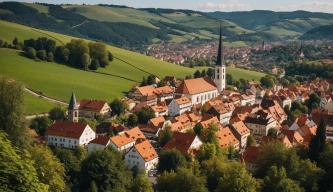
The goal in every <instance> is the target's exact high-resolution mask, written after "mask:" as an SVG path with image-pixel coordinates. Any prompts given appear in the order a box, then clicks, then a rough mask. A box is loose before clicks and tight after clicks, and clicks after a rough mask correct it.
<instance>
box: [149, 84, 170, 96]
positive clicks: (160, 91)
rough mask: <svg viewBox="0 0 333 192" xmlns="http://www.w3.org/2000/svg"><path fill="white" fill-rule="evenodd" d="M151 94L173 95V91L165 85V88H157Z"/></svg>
mask: <svg viewBox="0 0 333 192" xmlns="http://www.w3.org/2000/svg"><path fill="white" fill-rule="evenodd" d="M153 92H154V93H155V94H156V95H161V94H170V93H173V89H172V88H171V87H170V86H168V85H166V86H163V87H157V88H155V89H154V90H153Z"/></svg>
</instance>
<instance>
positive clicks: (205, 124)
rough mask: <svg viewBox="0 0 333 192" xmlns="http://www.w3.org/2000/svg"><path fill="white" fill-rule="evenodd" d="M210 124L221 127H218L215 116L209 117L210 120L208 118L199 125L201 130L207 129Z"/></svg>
mask: <svg viewBox="0 0 333 192" xmlns="http://www.w3.org/2000/svg"><path fill="white" fill-rule="evenodd" d="M210 124H215V125H217V126H221V125H220V121H219V120H218V119H217V117H216V116H214V117H211V118H209V119H206V120H204V121H201V122H200V125H201V126H202V127H203V128H208V126H209V125H210Z"/></svg>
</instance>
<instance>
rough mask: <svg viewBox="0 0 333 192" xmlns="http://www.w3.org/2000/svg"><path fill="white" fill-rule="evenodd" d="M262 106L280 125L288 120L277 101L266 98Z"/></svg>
mask: <svg viewBox="0 0 333 192" xmlns="http://www.w3.org/2000/svg"><path fill="white" fill-rule="evenodd" d="M260 106H261V107H262V108H263V109H265V110H267V111H268V112H269V113H270V114H271V115H272V116H273V118H274V119H276V120H277V121H278V122H279V123H282V122H284V121H285V120H287V118H288V116H287V114H286V113H285V112H284V109H283V108H282V106H281V105H280V104H279V102H278V101H277V99H273V98H264V99H262V101H261V104H260Z"/></svg>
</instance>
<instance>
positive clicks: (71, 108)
mask: <svg viewBox="0 0 333 192" xmlns="http://www.w3.org/2000/svg"><path fill="white" fill-rule="evenodd" d="M68 120H69V121H72V122H76V123H77V122H79V106H78V105H77V103H76V98H75V94H74V93H72V96H71V100H70V101H69V105H68Z"/></svg>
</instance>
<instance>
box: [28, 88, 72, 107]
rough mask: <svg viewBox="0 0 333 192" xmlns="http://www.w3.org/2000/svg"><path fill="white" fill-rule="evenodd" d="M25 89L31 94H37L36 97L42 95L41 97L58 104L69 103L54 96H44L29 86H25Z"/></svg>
mask: <svg viewBox="0 0 333 192" xmlns="http://www.w3.org/2000/svg"><path fill="white" fill-rule="evenodd" d="M24 91H26V92H28V93H29V94H31V95H33V96H35V97H40V98H43V99H45V100H48V101H50V102H52V103H56V104H60V105H68V103H66V102H63V101H60V100H57V99H54V98H51V97H48V96H44V95H42V94H40V93H38V92H35V91H33V90H31V89H29V88H27V87H25V88H24Z"/></svg>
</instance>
